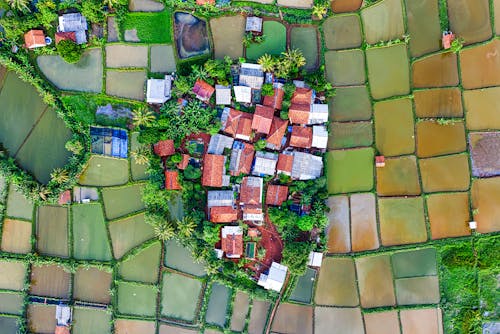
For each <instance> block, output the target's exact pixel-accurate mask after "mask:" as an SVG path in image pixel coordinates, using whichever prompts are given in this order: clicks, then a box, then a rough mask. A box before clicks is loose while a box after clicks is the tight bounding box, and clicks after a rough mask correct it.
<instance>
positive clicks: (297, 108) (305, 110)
mask: <svg viewBox="0 0 500 334" xmlns="http://www.w3.org/2000/svg"><path fill="white" fill-rule="evenodd" d="M310 112H311V106H310V105H309V104H297V103H292V105H290V109H289V110H288V118H289V119H290V123H293V124H301V125H304V124H308V123H309V114H310Z"/></svg>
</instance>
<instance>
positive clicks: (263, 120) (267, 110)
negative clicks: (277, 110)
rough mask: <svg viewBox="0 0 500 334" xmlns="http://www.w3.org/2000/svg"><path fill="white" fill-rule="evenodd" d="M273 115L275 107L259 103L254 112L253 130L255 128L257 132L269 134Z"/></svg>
mask: <svg viewBox="0 0 500 334" xmlns="http://www.w3.org/2000/svg"><path fill="white" fill-rule="evenodd" d="M273 117H274V109H273V108H271V107H266V106H263V105H260V104H258V105H257V106H256V107H255V112H254V114H253V120H252V130H255V132H257V133H263V134H266V135H267V134H269V131H270V130H271V123H272V122H273Z"/></svg>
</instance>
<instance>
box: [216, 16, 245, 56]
mask: <svg viewBox="0 0 500 334" xmlns="http://www.w3.org/2000/svg"><path fill="white" fill-rule="evenodd" d="M210 30H211V31H212V38H213V40H214V57H215V58H217V59H222V58H224V57H225V56H229V57H231V58H233V59H237V58H239V57H242V56H243V44H242V41H243V36H244V34H245V18H244V17H243V16H241V15H236V16H223V17H218V18H214V19H211V20H210Z"/></svg>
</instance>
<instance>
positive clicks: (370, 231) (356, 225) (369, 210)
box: [350, 193, 380, 252]
mask: <svg viewBox="0 0 500 334" xmlns="http://www.w3.org/2000/svg"><path fill="white" fill-rule="evenodd" d="M350 200H351V243H352V251H353V252H360V251H365V250H372V249H377V248H379V246H380V244H379V240H378V234H377V210H376V202H375V195H373V194H370V193H366V194H353V195H351V198H350Z"/></svg>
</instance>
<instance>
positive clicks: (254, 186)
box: [240, 176, 264, 205]
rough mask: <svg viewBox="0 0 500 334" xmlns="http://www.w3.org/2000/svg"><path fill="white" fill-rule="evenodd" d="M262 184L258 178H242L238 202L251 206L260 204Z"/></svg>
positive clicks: (261, 180) (262, 181)
mask: <svg viewBox="0 0 500 334" xmlns="http://www.w3.org/2000/svg"><path fill="white" fill-rule="evenodd" d="M263 184H264V180H263V179H262V178H260V177H254V176H247V177H244V178H243V182H242V183H241V191H240V202H241V203H243V204H251V205H259V204H261V203H262V189H263Z"/></svg>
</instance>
